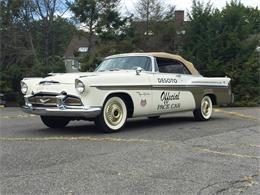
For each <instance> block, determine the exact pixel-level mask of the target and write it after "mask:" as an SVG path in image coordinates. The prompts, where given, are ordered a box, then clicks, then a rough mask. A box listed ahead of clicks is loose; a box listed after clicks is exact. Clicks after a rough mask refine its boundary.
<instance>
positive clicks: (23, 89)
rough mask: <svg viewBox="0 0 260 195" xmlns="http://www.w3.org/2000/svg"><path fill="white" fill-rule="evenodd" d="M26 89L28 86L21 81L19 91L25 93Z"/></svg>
mask: <svg viewBox="0 0 260 195" xmlns="http://www.w3.org/2000/svg"><path fill="white" fill-rule="evenodd" d="M27 91H28V86H27V84H26V83H25V82H23V81H21V92H22V93H23V94H26V93H27Z"/></svg>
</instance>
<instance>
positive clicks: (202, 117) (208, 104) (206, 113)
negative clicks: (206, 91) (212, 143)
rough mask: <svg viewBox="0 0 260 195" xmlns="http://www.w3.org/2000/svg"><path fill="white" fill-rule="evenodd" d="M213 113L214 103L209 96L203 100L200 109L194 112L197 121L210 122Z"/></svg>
mask: <svg viewBox="0 0 260 195" xmlns="http://www.w3.org/2000/svg"><path fill="white" fill-rule="evenodd" d="M212 112H213V106H212V101H211V99H210V97H209V96H204V97H203V98H202V100H201V104H200V108H198V109H196V110H194V111H193V115H194V118H195V120H197V121H206V120H209V119H210V117H211V115H212Z"/></svg>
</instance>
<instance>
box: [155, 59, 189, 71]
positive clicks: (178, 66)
mask: <svg viewBox="0 0 260 195" xmlns="http://www.w3.org/2000/svg"><path fill="white" fill-rule="evenodd" d="M156 61H157V65H158V68H159V72H161V73H176V74H191V73H190V71H189V70H188V69H187V68H186V66H185V65H184V64H182V63H181V62H179V61H177V60H172V59H166V58H156Z"/></svg>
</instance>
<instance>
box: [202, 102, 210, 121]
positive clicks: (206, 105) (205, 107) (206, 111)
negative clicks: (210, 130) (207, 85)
mask: <svg viewBox="0 0 260 195" xmlns="http://www.w3.org/2000/svg"><path fill="white" fill-rule="evenodd" d="M201 111H202V114H203V115H204V116H205V117H206V118H207V117H209V116H210V115H211V112H212V107H211V102H210V100H208V99H204V101H203V102H202V105H201Z"/></svg>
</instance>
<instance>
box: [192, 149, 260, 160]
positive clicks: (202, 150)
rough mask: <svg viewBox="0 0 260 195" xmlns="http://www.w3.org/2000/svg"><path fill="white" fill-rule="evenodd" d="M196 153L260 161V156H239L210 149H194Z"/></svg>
mask: <svg viewBox="0 0 260 195" xmlns="http://www.w3.org/2000/svg"><path fill="white" fill-rule="evenodd" d="M193 149H194V150H195V151H198V152H201V153H209V154H216V155H221V156H231V157H239V158H253V159H260V156H254V155H246V154H238V153H229V152H220V151H217V150H210V149H208V148H198V147H197V148H193Z"/></svg>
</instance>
